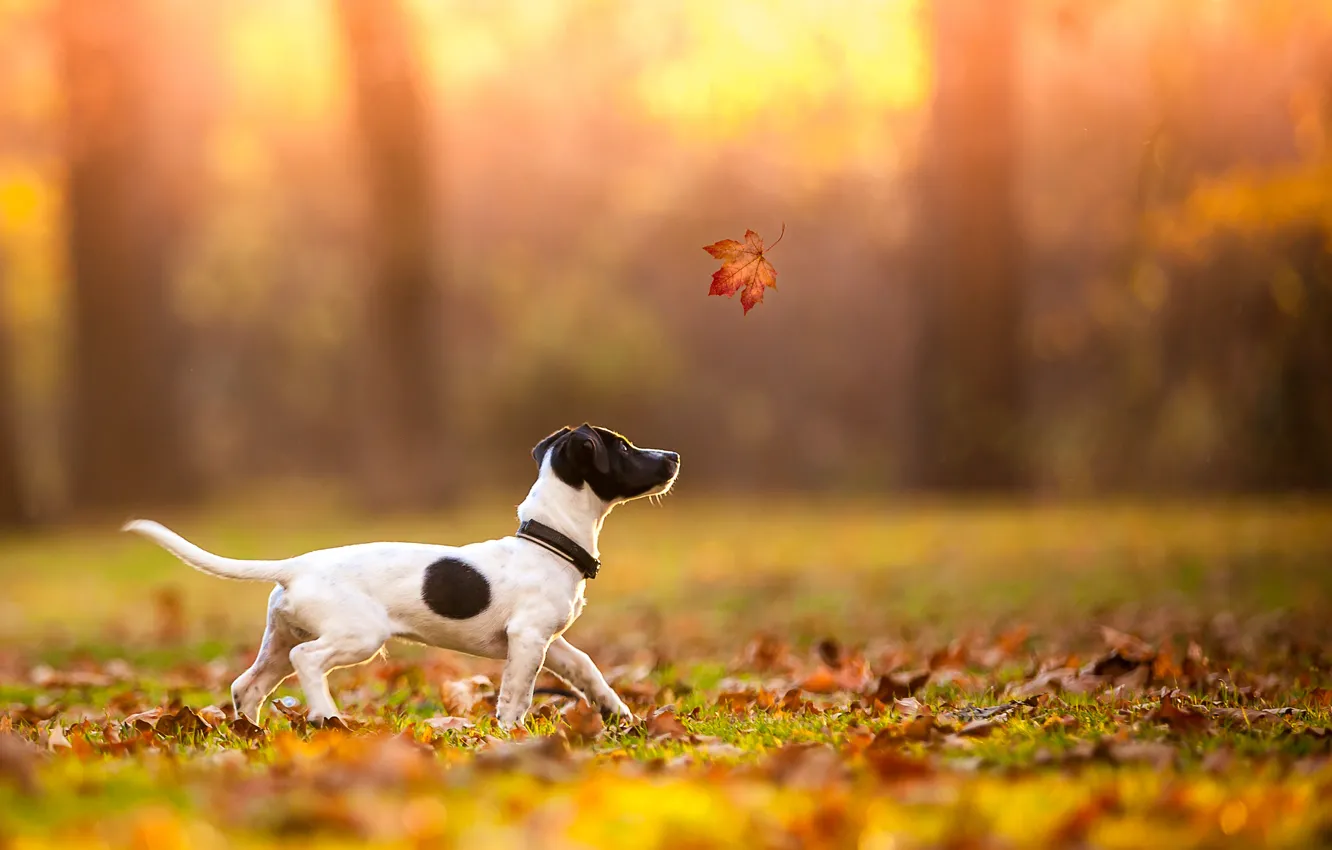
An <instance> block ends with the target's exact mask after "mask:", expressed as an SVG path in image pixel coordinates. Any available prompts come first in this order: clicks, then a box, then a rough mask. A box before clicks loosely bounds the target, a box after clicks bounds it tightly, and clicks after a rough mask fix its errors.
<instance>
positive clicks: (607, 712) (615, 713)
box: [601, 703, 642, 726]
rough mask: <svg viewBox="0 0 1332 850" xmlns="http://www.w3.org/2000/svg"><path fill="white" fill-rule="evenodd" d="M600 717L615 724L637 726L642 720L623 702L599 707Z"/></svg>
mask: <svg viewBox="0 0 1332 850" xmlns="http://www.w3.org/2000/svg"><path fill="white" fill-rule="evenodd" d="M601 719H602V721H603V722H605V723H610V724H614V725H616V726H637V725H638V724H639V723H641V722H642V721H641V720H640V719H639V718H638V717H636V716H635V715H634V712H633V711H632V710H631V709H630V708H629V706H627V705H625V704H624V703H620V704H619V705H615V706H611V707H610V708H603V709H601Z"/></svg>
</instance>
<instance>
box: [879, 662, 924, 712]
mask: <svg viewBox="0 0 1332 850" xmlns="http://www.w3.org/2000/svg"><path fill="white" fill-rule="evenodd" d="M929 681H930V671H929V670H916V671H902V672H896V673H888V674H887V675H884V676H880V677H879V682H878V685H877V687H876V688H875V689H874V699H876V700H878V701H879V702H881V703H883V704H884V705H892V704H893V703H894V702H896V701H897V700H899V699H902V698H904V697H910V696H914V695H915V694H916V692H917V691H919V690H920V689H921V688H923V687H925V685H926V684H927V683H928V682H929Z"/></svg>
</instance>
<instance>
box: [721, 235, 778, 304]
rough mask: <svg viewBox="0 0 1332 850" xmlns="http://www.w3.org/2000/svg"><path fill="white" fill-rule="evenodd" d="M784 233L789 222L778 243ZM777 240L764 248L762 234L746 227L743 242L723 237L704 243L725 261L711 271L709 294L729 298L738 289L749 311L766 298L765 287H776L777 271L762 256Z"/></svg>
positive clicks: (742, 301)
mask: <svg viewBox="0 0 1332 850" xmlns="http://www.w3.org/2000/svg"><path fill="white" fill-rule="evenodd" d="M784 235H786V225H782V233H781V235H779V236H778V237H777V242H781V241H782V236H784ZM777 242H774V243H772V245H769V246H767V248H766V249H765V248H764V246H763V237H762V236H759V235H758V234H757V233H755V232H754V231H752V230H746V231H745V241H744V242H737V241H736V240H734V239H723V240H721V241H720V242H714V243H712V244H711V245H707V246H705V247H704V248H703V250H704V251H707V252H708V253H709V254H711V255H712V256H713V257H714V258H716V259H718V260H721V261H722V267H721V268H720V269H718V270H717V271H715V272H713V273H712V288H711V289H709V290H708V294H709V295H725V296H728V297H729V296H732V295H735V293H737V292H739V293H740V305H741V306H742V307H744V308H745V312H746V313H748V312H749V311H750V309H751V308H752V307H753V306H754V305H755V304H759V303H761V302H762V301H763V289H764V288H765V287H769V286H770V287H772V288H773V289H776V288H777V270H776V269H775V268H773V267H772V263H770V262H768V258H767V257H765V256H764V255H763V252H764V251H765V250H771V249H772V248H773V247H775V246H776V245H777Z"/></svg>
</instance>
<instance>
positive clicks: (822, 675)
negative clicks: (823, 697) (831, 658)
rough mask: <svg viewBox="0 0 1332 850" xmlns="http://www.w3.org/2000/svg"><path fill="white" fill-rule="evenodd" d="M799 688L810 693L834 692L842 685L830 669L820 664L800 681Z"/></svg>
mask: <svg viewBox="0 0 1332 850" xmlns="http://www.w3.org/2000/svg"><path fill="white" fill-rule="evenodd" d="M800 688H801V690H806V691H809V692H810V693H811V694H835V693H837V692H838V691H840V690H841V689H842V685H841V682H840V681H838V679H837V675H836V674H835V673H833V671H832V670H830V669H828V668H827V667H824V666H821V665H820V666H819V668H818V669H817V670H815V671H814V672H813V673H811V674H809V675H808V676H806V677H805V678H804V679H803V680H802V681H801V682H800Z"/></svg>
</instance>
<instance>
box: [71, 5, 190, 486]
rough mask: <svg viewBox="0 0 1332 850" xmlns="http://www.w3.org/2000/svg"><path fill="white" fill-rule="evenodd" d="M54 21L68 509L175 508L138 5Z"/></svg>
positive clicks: (157, 195) (172, 428) (180, 476)
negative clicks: (67, 291)
mask: <svg viewBox="0 0 1332 850" xmlns="http://www.w3.org/2000/svg"><path fill="white" fill-rule="evenodd" d="M54 14H55V23H56V30H57V34H58V51H59V72H60V75H61V85H62V88H63V93H64V102H65V137H66V146H67V157H68V162H67V183H66V199H67V200H66V203H67V207H68V214H67V220H68V233H67V245H68V252H69V264H70V271H71V275H72V288H73V293H72V301H73V304H72V311H73V317H72V318H73V336H74V350H73V371H74V375H73V393H72V396H73V398H72V402H73V422H72V423H71V426H72V427H71V430H70V440H71V442H70V451H71V455H72V457H71V462H70V497H71V501H72V502H73V504H74V506H75V507H76V508H81V509H90V510H112V509H126V508H132V507H137V506H143V505H150V504H167V503H175V502H180V501H183V500H186V499H188V498H189V497H191V496H192V495H194V493H195V485H196V481H195V478H194V475H193V474H192V470H191V466H190V463H189V459H188V457H187V452H186V440H185V437H184V434H183V429H182V417H181V410H180V407H179V398H178V394H177V389H178V388H177V384H176V378H177V374H176V372H177V368H176V366H177V363H178V362H179V360H180V358H179V354H180V351H179V347H178V345H176V340H175V337H174V322H173V316H172V313H171V310H170V305H169V303H168V295H169V293H168V289H167V284H168V264H169V261H170V258H171V254H172V252H171V247H172V246H171V243H172V241H173V239H172V236H173V234H174V233H175V225H177V224H178V222H176V221H174V220H173V217H172V216H171V215H170V210H169V207H168V206H167V203H166V200H167V199H166V196H165V195H164V194H163V192H162V191H161V186H160V182H161V181H160V179H159V178H160V177H161V175H160V174H159V173H158V169H157V168H156V165H157V163H156V162H155V155H156V153H157V152H158V151H157V150H156V148H157V144H156V140H155V138H154V133H153V127H152V121H151V120H150V119H151V109H152V105H153V104H152V98H153V97H154V94H155V87H154V86H153V85H151V80H152V78H153V75H152V73H151V71H152V67H151V65H150V62H149V58H150V56H151V54H152V51H153V48H154V39H153V37H152V34H151V28H150V21H149V8H148V5H147V2H146V0H116V2H114V3H107V2H105V0H60V2H58V3H57V4H56V6H55V9H54ZM159 70H160V69H159Z"/></svg>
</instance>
